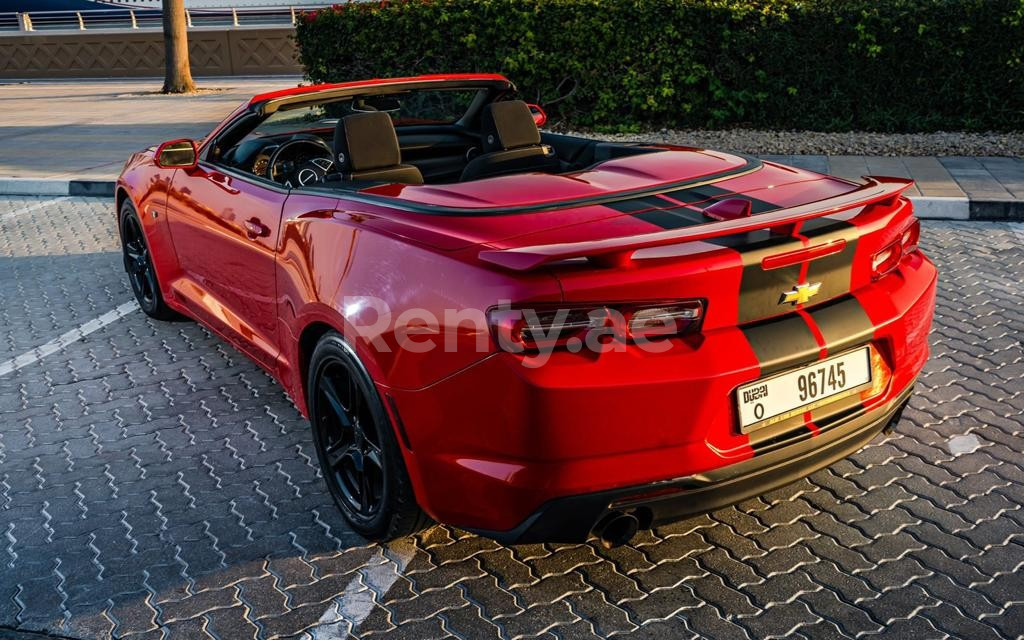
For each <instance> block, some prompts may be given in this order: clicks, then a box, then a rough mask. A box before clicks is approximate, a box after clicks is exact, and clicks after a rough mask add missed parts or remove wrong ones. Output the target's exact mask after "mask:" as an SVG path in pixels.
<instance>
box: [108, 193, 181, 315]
mask: <svg viewBox="0 0 1024 640" xmlns="http://www.w3.org/2000/svg"><path fill="white" fill-rule="evenodd" d="M118 231H119V232H120V235H121V256H122V258H123V260H124V270H125V272H126V273H127V274H128V282H129V284H130V285H131V287H132V293H134V294H135V299H136V300H137V301H138V302H139V307H141V308H142V311H143V313H145V314H146V315H147V316H149V317H151V318H155V319H157V320H177V319H180V318H181V315H180V314H179V313H178V312H176V311H174V310H173V309H171V308H170V307H168V306H167V303H166V302H164V296H163V294H162V293H161V292H160V282H159V281H158V280H157V275H156V268H155V267H154V266H153V258H152V255H151V254H150V251H149V242H148V241H147V240H146V233H145V231H143V229H142V222H141V221H140V220H139V216H138V214H136V213H135V207H133V206H132V203H131V202H129V201H128V200H125V201H124V203H123V204H122V205H121V215H120V216H119V224H118Z"/></svg>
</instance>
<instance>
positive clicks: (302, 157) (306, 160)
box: [267, 133, 334, 188]
mask: <svg viewBox="0 0 1024 640" xmlns="http://www.w3.org/2000/svg"><path fill="white" fill-rule="evenodd" d="M333 156H334V151H333V150H332V149H331V147H330V146H328V144H327V143H326V142H324V141H323V140H322V139H320V138H318V137H317V136H314V135H312V134H309V133H297V134H295V135H294V136H292V137H291V138H290V139H288V140H286V141H285V142H282V143H281V144H280V146H278V147H277V149H275V150H274V153H272V154H271V155H270V160H269V161H268V162H267V177H268V178H270V179H271V180H273V181H274V182H277V183H280V184H283V185H284V186H286V187H289V188H291V187H292V186H294V183H296V182H297V183H298V184H299V186H305V185H307V184H312V183H315V182H323V180H324V177H326V176H327V172H328V171H330V170H331V167H333V166H334V160H332V157H333Z"/></svg>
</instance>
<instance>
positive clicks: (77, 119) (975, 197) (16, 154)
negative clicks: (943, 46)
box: [0, 77, 1024, 220]
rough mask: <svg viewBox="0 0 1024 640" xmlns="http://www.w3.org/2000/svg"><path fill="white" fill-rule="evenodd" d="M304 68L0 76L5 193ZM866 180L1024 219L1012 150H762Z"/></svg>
mask: <svg viewBox="0 0 1024 640" xmlns="http://www.w3.org/2000/svg"><path fill="white" fill-rule="evenodd" d="M300 80H301V79H300V78H298V77H260V78H203V79H200V80H199V81H198V85H199V87H200V89H201V90H203V91H204V92H203V93H200V94H198V95H195V96H187V97H186V96H164V95H160V94H158V93H155V92H156V91H157V90H158V89H159V88H160V84H161V81H160V80H158V79H130V80H67V81H56V80H54V81H37V82H29V83H17V82H13V81H12V82H9V83H4V82H3V81H0V194H6V195H14V194H26V195H32V194H35V195H64V194H68V193H71V194H73V195H78V194H81V195H105V194H109V193H111V192H112V182H113V180H114V179H115V178H116V177H117V174H118V173H119V172H120V170H121V167H122V165H123V164H124V161H125V160H126V159H127V158H128V155H129V154H131V153H132V152H134V151H137V150H139V149H144V148H146V147H149V146H152V145H155V144H158V143H160V142H162V141H164V140H170V139H173V138H198V137H201V136H204V135H206V134H207V133H209V131H210V129H211V128H212V127H213V126H214V125H215V124H216V123H218V122H219V121H220V120H222V119H223V118H224V116H226V115H227V114H228V113H230V112H231V111H232V110H233V109H234V108H235V107H236V106H238V104H240V103H241V102H243V101H245V100H247V99H248V98H249V97H251V96H252V95H253V94H255V93H259V92H263V91H269V90H273V89H280V88H284V87H291V86H295V85H296V84H297V83H298V82H299V81H300ZM762 157H763V158H764V159H766V160H776V161H779V162H782V163H785V164H790V165H794V166H798V167H803V168H806V169H810V170H812V171H818V172H821V173H831V174H835V175H838V176H841V177H844V178H851V179H859V178H860V177H861V176H864V175H869V174H875V175H888V176H901V177H908V178H913V179H914V180H916V181H917V185H916V186H915V187H914V188H913V189H911V190H910V191H909V192H908V193H909V195H910V196H911V198H913V199H914V201H915V204H916V206H917V211H918V213H919V215H921V216H922V217H934V218H951V219H961V220H966V219H1003V220H1005V219H1015V220H1024V159H1022V158H1006V157H965V156H949V157H871V156H838V155H837V156H824V155H800V156H793V155H785V156H775V155H771V156H762Z"/></svg>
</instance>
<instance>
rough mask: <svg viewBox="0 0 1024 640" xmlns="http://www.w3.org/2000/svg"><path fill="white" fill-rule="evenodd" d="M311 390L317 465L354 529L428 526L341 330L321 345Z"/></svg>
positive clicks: (384, 535)
mask: <svg viewBox="0 0 1024 640" xmlns="http://www.w3.org/2000/svg"><path fill="white" fill-rule="evenodd" d="M307 389H308V394H307V398H308V399H309V418H310V422H311V423H312V426H313V439H314V444H315V445H316V453H317V458H318V460H319V461H320V470H321V472H322V473H323V476H324V479H325V480H326V482H327V488H328V490H329V491H330V493H331V497H332V498H333V499H334V502H335V504H337V505H338V508H339V509H341V512H342V514H343V515H344V516H345V519H346V520H348V522H349V524H350V525H351V526H352V529H353V530H355V531H356V533H358V534H360V535H362V536H363V537H365V538H369V539H371V540H380V541H384V540H392V539H394V538H399V537H402V536H406V535H409V534H412V533H415V532H416V531H419V530H420V529H422V528H423V527H425V526H426V524H427V523H428V522H429V520H428V518H427V516H426V515H425V514H424V513H423V511H422V510H421V509H420V508H419V505H417V504H416V496H415V495H414V493H413V489H412V485H411V483H410V481H409V474H408V472H407V471H406V468H405V462H404V461H403V459H402V452H401V450H400V449H399V447H398V442H397V440H396V438H395V433H394V429H393V428H392V426H391V421H390V420H389V418H388V414H387V411H386V410H385V409H384V406H383V404H382V403H381V400H380V397H379V396H378V394H377V390H376V388H375V387H374V384H373V381H372V380H371V379H370V376H369V374H368V373H367V372H366V370H365V369H364V368H363V366H362V364H361V363H360V362H359V360H358V358H357V357H356V355H355V352H354V351H353V350H352V348H351V347H350V346H349V345H348V343H346V342H345V340H344V339H343V338H342V337H341V335H339V334H337V333H334V332H331V333H328V334H326V335H325V336H324V337H323V338H322V339H321V340H320V342H319V343H318V344H317V346H316V349H315V350H314V351H313V357H312V359H311V361H310V366H309V379H308V381H307Z"/></svg>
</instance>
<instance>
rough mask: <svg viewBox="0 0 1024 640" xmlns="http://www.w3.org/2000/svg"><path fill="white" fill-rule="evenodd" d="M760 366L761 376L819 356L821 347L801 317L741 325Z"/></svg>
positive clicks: (813, 359) (791, 316)
mask: <svg viewBox="0 0 1024 640" xmlns="http://www.w3.org/2000/svg"><path fill="white" fill-rule="evenodd" d="M741 330H742V331H743V334H744V335H745V336H746V338H747V342H749V343H750V347H751V348H752V349H753V350H754V353H755V354H756V355H757V360H758V363H759V364H760V365H761V376H765V375H769V374H772V373H776V372H778V371H782V370H784V369H789V368H790V367H795V366H797V365H801V364H807V363H808V362H814V361H816V360H817V359H818V354H819V352H820V350H821V349H820V347H818V341H817V340H815V338H814V334H813V333H811V329H810V327H808V326H807V323H806V322H805V321H804V319H803V317H802V316H799V315H795V314H793V315H788V316H784V317H782V318H779V319H776V320H769V321H767V322H760V323H757V324H753V325H748V326H745V327H741Z"/></svg>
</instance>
